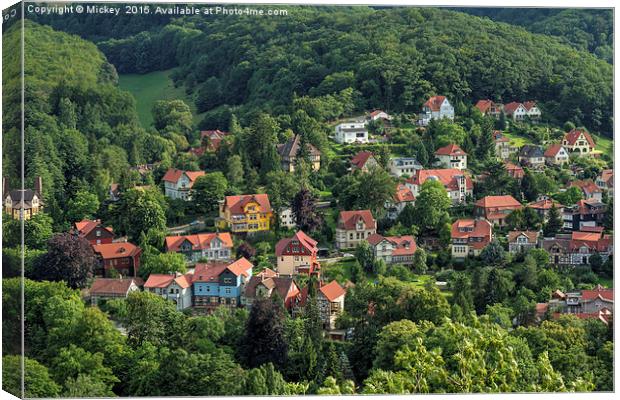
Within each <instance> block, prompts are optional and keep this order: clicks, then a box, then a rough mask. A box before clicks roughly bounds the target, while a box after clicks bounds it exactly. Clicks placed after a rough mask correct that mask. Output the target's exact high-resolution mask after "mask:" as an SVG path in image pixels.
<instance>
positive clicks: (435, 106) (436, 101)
mask: <svg viewBox="0 0 620 400" xmlns="http://www.w3.org/2000/svg"><path fill="white" fill-rule="evenodd" d="M445 99H446V96H433V97H431V98H430V99H428V100H426V103H424V106H425V107H428V108H430V109H431V111H439V110H440V109H441V105H442V104H443V102H444V100H445Z"/></svg>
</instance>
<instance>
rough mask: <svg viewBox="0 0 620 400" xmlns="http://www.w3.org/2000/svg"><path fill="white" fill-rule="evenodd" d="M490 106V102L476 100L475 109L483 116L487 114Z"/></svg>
mask: <svg viewBox="0 0 620 400" xmlns="http://www.w3.org/2000/svg"><path fill="white" fill-rule="evenodd" d="M492 105H493V101H492V100H478V102H477V103H476V106H475V107H476V108H477V109H478V110H480V112H481V113H483V114H484V113H485V112H487V110H488V109H489V108H491V106H492Z"/></svg>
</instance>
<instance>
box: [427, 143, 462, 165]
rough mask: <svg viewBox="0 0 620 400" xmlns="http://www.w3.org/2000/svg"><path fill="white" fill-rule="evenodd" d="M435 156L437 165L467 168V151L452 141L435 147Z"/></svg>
mask: <svg viewBox="0 0 620 400" xmlns="http://www.w3.org/2000/svg"><path fill="white" fill-rule="evenodd" d="M435 157H437V160H438V162H437V166H439V167H443V168H455V169H460V170H463V169H467V153H465V152H464V151H463V149H461V148H460V147H459V146H458V145H456V144H454V143H453V144H449V145H447V146H444V147H441V148H439V149H437V151H436V152H435Z"/></svg>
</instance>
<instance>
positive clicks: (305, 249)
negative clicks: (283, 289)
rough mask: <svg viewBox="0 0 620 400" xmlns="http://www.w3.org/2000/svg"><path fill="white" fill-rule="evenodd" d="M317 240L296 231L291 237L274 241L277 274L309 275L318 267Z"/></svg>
mask: <svg viewBox="0 0 620 400" xmlns="http://www.w3.org/2000/svg"><path fill="white" fill-rule="evenodd" d="M317 243H318V242H317V241H316V240H314V239H312V238H311V237H310V236H308V235H306V234H305V233H304V232H303V231H297V233H295V235H293V237H290V238H284V239H280V241H278V243H276V249H275V253H276V271H277V272H278V274H279V275H288V276H293V275H298V274H306V275H309V274H311V273H312V272H313V271H315V270H317V269H318V268H319V266H318V262H317V253H318V251H319V249H318V247H317Z"/></svg>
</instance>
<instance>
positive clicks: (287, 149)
mask: <svg viewBox="0 0 620 400" xmlns="http://www.w3.org/2000/svg"><path fill="white" fill-rule="evenodd" d="M307 146H308V151H309V152H310V154H311V155H313V156H315V155H319V154H321V153H320V152H319V150H317V148H316V147H314V146H313V145H312V144H311V143H308V144H307ZM300 148H301V136H299V135H295V137H293V138H292V139H291V140H289V141H288V142H286V143H284V144H282V145H279V146H278V153H280V156H281V157H286V156H288V157H297V154H298V153H299V149H300Z"/></svg>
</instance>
